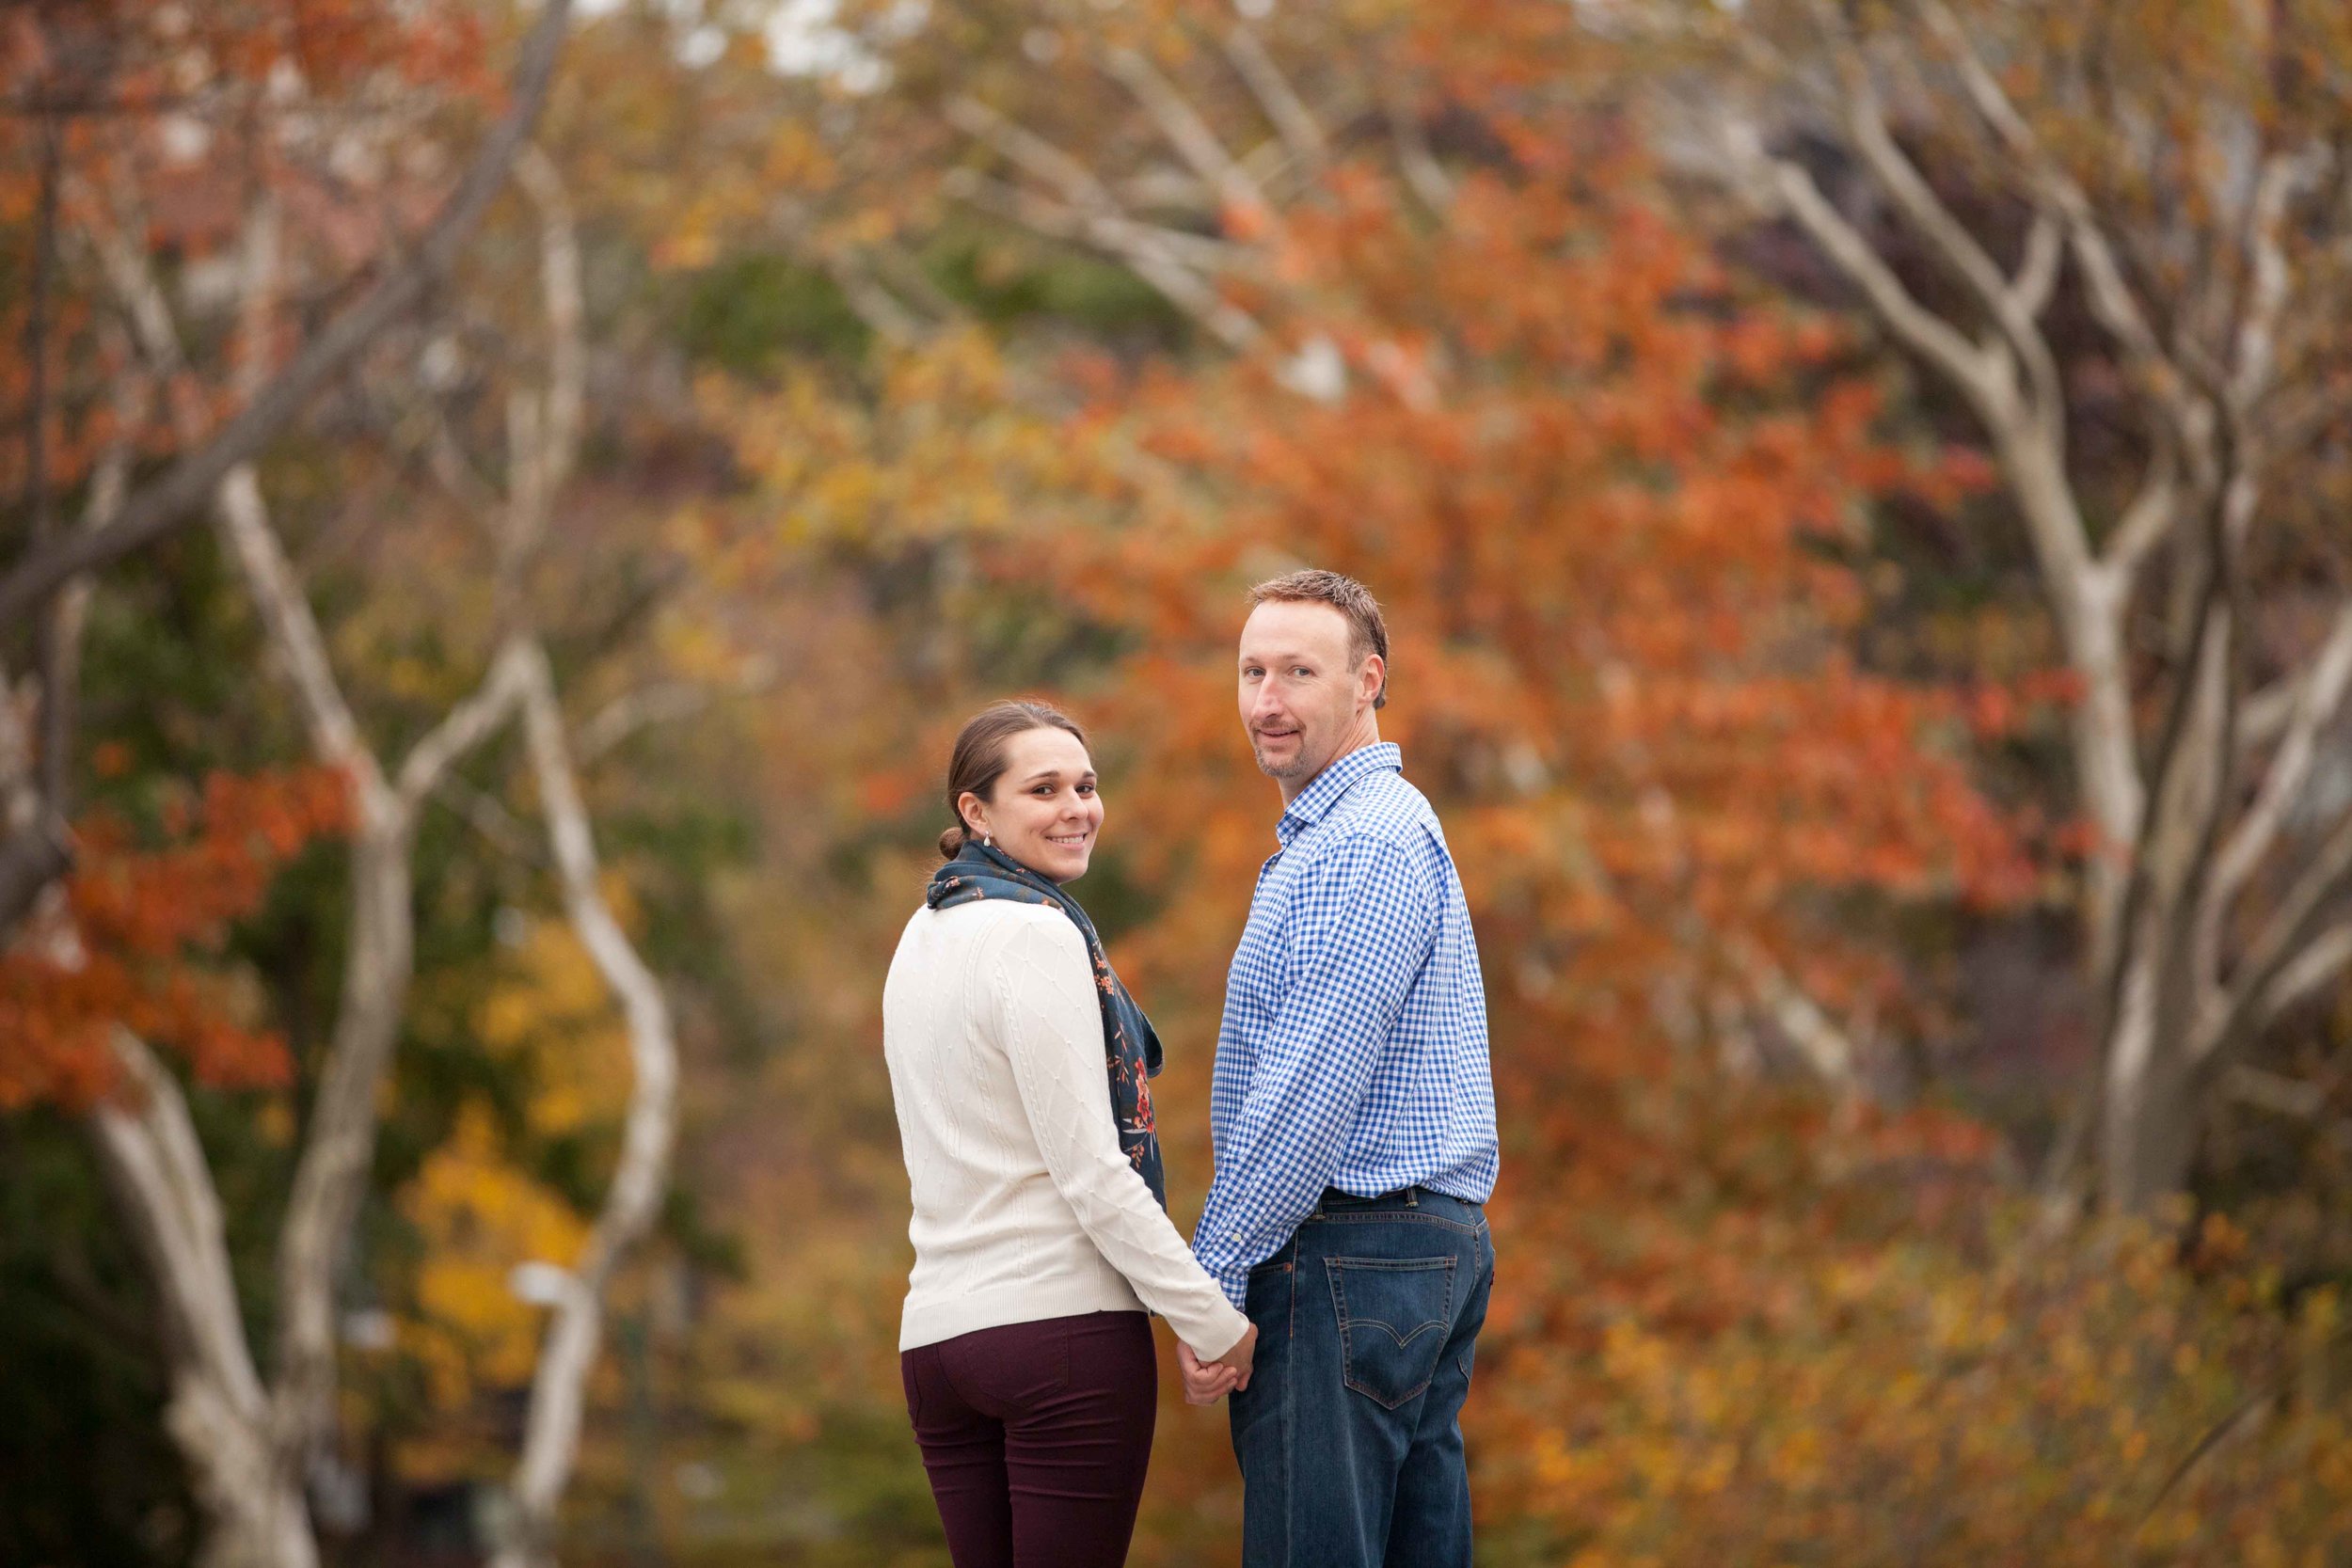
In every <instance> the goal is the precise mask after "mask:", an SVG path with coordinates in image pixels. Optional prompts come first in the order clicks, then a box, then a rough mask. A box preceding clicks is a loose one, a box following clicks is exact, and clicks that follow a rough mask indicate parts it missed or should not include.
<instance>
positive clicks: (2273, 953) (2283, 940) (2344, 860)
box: [2193, 816, 2352, 1067]
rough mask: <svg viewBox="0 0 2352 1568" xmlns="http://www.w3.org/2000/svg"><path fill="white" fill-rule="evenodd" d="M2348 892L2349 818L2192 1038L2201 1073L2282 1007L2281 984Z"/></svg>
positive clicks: (2351, 884)
mask: <svg viewBox="0 0 2352 1568" xmlns="http://www.w3.org/2000/svg"><path fill="white" fill-rule="evenodd" d="M2347 888H2352V816H2345V817H2344V820H2343V821H2342V822H2340V823H2338V824H2337V826H2336V830H2335V832H2332V833H2330V834H2329V835H2328V839H2327V841H2326V842H2325V843H2324V844H2322V845H2321V846H2320V847H2319V849H2318V851H2317V853H2315V854H2314V855H2313V856H2312V858H2311V859H2310V860H2309V861H2308V862H2307V863H2305V865H2304V868H2303V873H2302V875H2301V876H2300V877H2298V878H2297V879H2296V881H2295V884H2294V886H2293V887H2291V888H2290V889H2289V890H2288V892H2287V895H2286V896H2285V897H2284V898H2282V899H2280V903H2279V908H2278V910H2277V911H2276V912H2275V913H2274V914H2273V915H2272V916H2271V918H2270V920H2269V922H2268V923H2267V924H2265V926H2264V927H2263V928H2262V931H2261V932H2260V934H2258V935H2257V936H2256V937H2255V939H2254V940H2253V942H2251V943H2250V944H2249V946H2248V948H2247V951H2246V957H2245V958H2243V959H2242V960H2241V961H2240V962H2239V964H2238V968H2237V973H2236V974H2233V975H2232V976H2231V978H2230V982H2229V986H2228V989H2227V991H2226V1000H2224V1001H2223V1002H2222V1003H2221V1004H2220V1006H2219V1008H2218V1010H2217V1016H2213V1017H2211V1018H2209V1019H2208V1020H2207V1021H2205V1022H2204V1023H2203V1025H2202V1026H2201V1028H2200V1029H2199V1030H2198V1031H2197V1033H2196V1036H2195V1044H2194V1049H2193V1060H2195V1061H2196V1062H2197V1063H2198V1064H2199V1065H2200V1066H2201V1067H2209V1066H2213V1065H2218V1064H2219V1063H2220V1062H2222V1061H2224V1060H2226V1059H2227V1058H2228V1057H2229V1056H2230V1055H2231V1054H2232V1053H2233V1052H2234V1051H2235V1050H2236V1049H2237V1047H2238V1046H2240V1045H2241V1044H2242V1043H2244V1041H2245V1040H2246V1039H2248V1038H2249V1037H2251V1036H2252V1034H2253V1032H2254V1030H2255V1029H2256V1028H2258V1027H2259V1026H2260V1022H2261V1021H2262V1020H2264V1019H2266V1018H2269V1017H2272V1016H2274V1015H2275V1014H2276V1013H2277V1012H2278V1010H2279V1008H2280V1007H2281V1006H2285V1002H2284V1001H2283V1000H2281V999H2280V998H2281V991H2280V981H2281V978H2282V977H2283V976H2284V975H2285V974H2287V973H2288V972H2289V970H2290V969H2292V968H2295V967H2296V965H2297V964H2298V960H2300V959H2302V958H2303V957H2304V955H2305V953H2306V952H2307V951H2308V950H2310V949H2311V948H2312V945H2313V943H2315V942H2317V941H2318V940H2319V938H2320V936H2321V933H2322V932H2323V931H2325V930H2326V929H2327V927H2328V914H2329V911H2331V910H2332V909H2333V907H2334V905H2335V904H2336V902H2337V900H2338V899H2339V898H2340V897H2341V895H2343V894H2344V891H2345V890H2346V889H2347Z"/></svg>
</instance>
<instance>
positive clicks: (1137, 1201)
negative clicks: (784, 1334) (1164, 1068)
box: [882, 898, 1249, 1359]
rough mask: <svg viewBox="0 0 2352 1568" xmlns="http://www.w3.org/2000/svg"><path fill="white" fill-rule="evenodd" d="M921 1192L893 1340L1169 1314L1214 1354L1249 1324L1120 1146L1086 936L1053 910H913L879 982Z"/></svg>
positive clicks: (998, 902)
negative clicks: (1109, 1315)
mask: <svg viewBox="0 0 2352 1568" xmlns="http://www.w3.org/2000/svg"><path fill="white" fill-rule="evenodd" d="M882 1053H883V1055H884V1056H885V1057H887V1058H888V1060H889V1064H890V1093H891V1099H892V1101H894V1102H895V1103H896V1105H897V1107H898V1135H899V1139H900V1142H901V1144H902V1145H903V1147H904V1149H905V1153H906V1162H907V1174H908V1176H909V1178H910V1179H911V1180H912V1181H913V1184H914V1221H913V1223H912V1224H911V1225H909V1227H907V1228H908V1234H909V1235H910V1236H912V1237H913V1238H914V1274H913V1275H912V1276H911V1277H910V1278H909V1280H908V1282H907V1284H908V1288H907V1302H906V1312H905V1316H904V1317H903V1318H902V1319H901V1320H900V1323H899V1330H898V1348H899V1349H900V1350H912V1349H914V1347H915V1346H917V1345H928V1344H933V1343H936V1342H937V1341H939V1340H941V1339H949V1338H954V1337H955V1336H957V1335H959V1334H969V1333H971V1332H972V1331H973V1330H974V1329H979V1328H993V1327H996V1326H997V1325H999V1324H1002V1323H1033V1322H1036V1321H1037V1320H1039V1319H1042V1318H1061V1317H1073V1316H1075V1315H1077V1314H1079V1313H1084V1312H1120V1311H1125V1312H1134V1311H1139V1310H1141V1309H1142V1308H1144V1307H1150V1308H1151V1309H1152V1310H1153V1311H1155V1312H1157V1313H1159V1314H1160V1315H1161V1316H1162V1317H1164V1318H1166V1319H1167V1320H1168V1326H1169V1327H1171V1328H1173V1329H1174V1330H1175V1331H1176V1334H1177V1337H1178V1338H1181V1339H1183V1340H1184V1343H1185V1344H1187V1345H1190V1346H1191V1347H1192V1349H1193V1351H1194V1353H1195V1354H1199V1355H1200V1356H1201V1357H1202V1358H1204V1359H1209V1358H1214V1357H1216V1356H1218V1355H1222V1354H1224V1353H1225V1352H1227V1351H1229V1350H1231V1349H1232V1347H1233V1346H1234V1344H1235V1343H1237V1342H1238V1341H1239V1340H1240V1338H1241V1337H1242V1334H1243V1332H1244V1331H1245V1330H1246V1329H1247V1328H1248V1326H1249V1324H1248V1319H1246V1318H1244V1317H1243V1316H1242V1315H1241V1314H1240V1313H1239V1312H1236V1311H1235V1310H1234V1309H1233V1307H1232V1304H1231V1303H1230V1302H1228V1301H1227V1300H1226V1299H1225V1295H1224V1292H1223V1291H1219V1290H1218V1289H1217V1287H1216V1282H1215V1281H1214V1280H1212V1279H1211V1278H1210V1277H1209V1276H1208V1275H1207V1274H1206V1273H1205V1272H1203V1271H1202V1269H1201V1267H1200V1264H1198V1263H1196V1262H1194V1261H1193V1258H1192V1253H1191V1251H1190V1249H1188V1248H1187V1247H1186V1246H1185V1245H1184V1238H1183V1237H1182V1236H1181V1235H1179V1234H1178V1233H1177V1230H1176V1227H1175V1226H1174V1224H1172V1223H1171V1222H1170V1221H1169V1219H1168V1215H1167V1213H1166V1212H1163V1211H1162V1210H1161V1208H1160V1206H1159V1205H1158V1204H1157V1203H1156V1202H1154V1201H1152V1189H1151V1188H1149V1187H1147V1186H1145V1185H1144V1181H1143V1178H1142V1177H1141V1176H1140V1175H1138V1174H1137V1173H1136V1169H1135V1167H1134V1166H1133V1165H1131V1164H1128V1162H1127V1157H1126V1156H1125V1155H1124V1154H1122V1153H1120V1148H1119V1136H1118V1132H1117V1131H1116V1129H1115V1127H1114V1126H1113V1124H1112V1120H1111V1091H1110V1083H1109V1080H1108V1079H1107V1077H1106V1076H1105V1075H1104V1065H1103V1059H1104V1053H1103V1014H1102V1009H1101V1007H1100V1006H1098V1005H1097V1004H1096V1002H1095V999H1094V971H1093V966H1092V965H1091V964H1090V963H1089V961H1088V958H1087V948H1086V939H1085V938H1084V937H1082V936H1080V935H1079V934H1078V928H1077V927H1075V926H1073V925H1072V924H1071V922H1070V918H1069V917H1068V916H1067V915H1065V914H1063V913H1062V912H1061V911H1058V910H1052V909H1048V908H1046V907H1044V906H1043V905H1041V904H1021V903H1015V902H1012V901H1010V900H1007V899H996V898H985V899H979V900H977V901H975V902H973V903H969V904H959V905H957V906H956V907H955V908H953V909H948V910H930V909H924V910H917V911H915V913H914V919H912V920H910V921H908V922H907V928H906V933H905V934H904V935H903V936H901V937H900V938H899V939H898V955H897V956H896V957H895V958H892V959H891V962H890V978H889V981H888V982H887V983H886V984H885V985H884V986H883V988H882Z"/></svg>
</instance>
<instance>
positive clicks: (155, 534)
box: [0, 0, 571, 623]
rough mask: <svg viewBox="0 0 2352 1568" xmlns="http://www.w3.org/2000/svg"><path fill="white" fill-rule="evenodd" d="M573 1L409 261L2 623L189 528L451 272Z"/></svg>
mask: <svg viewBox="0 0 2352 1568" xmlns="http://www.w3.org/2000/svg"><path fill="white" fill-rule="evenodd" d="M570 9H571V0H545V5H544V6H543V8H542V9H541V11H540V14H539V20H538V22H537V23H536V24H535V25H534V26H533V27H532V33H531V36H530V37H529V38H528V39H527V40H525V42H524V45H523V51H522V55H521V58H520V61H519V63H518V65H517V68H516V80H515V89H514V95H513V106H512V107H511V108H510V109H509V110H508V112H507V114H506V117H505V118H504V119H501V121H500V122H499V123H498V125H496V126H495V127H494V128H493V129H492V130H491V132H490V134H489V135H488V136H487V137H486V138H485V140H484V143H483V145H482V147H481V149H480V150H478V151H477V152H476V153H475V155H474V159H473V162H472V164H471V165H469V166H468V168H467V170H466V172H465V175H464V177H463V178H461V179H460V180H459V182H458V183H457V186H456V189H455V190H454V191H453V192H452V193H451V195H450V198H449V199H448V201H447V202H446V203H445V204H444V205H443V207H442V209H441V211H440V214H438V215H437V217H436V218H435V220H434V222H433V224H432V226H431V227H430V228H429V229H428V230H427V231H426V232H425V235H424V237H423V238H422V240H421V241H420V242H419V244H418V245H417V247H416V249H415V250H414V251H413V252H412V253H410V255H409V256H408V257H407V258H406V259H405V260H404V261H400V262H397V263H395V264H394V265H392V266H391V267H390V268H389V270H388V271H387V272H386V273H385V274H384V275H383V276H382V277H379V278H378V279H377V280H376V282H375V283H374V284H373V285H372V286H371V287H370V288H369V289H368V290H367V292H366V293H364V294H362V295H361V296H360V297H359V299H358V300H357V301H355V302H354V303H353V304H352V305H351V306H349V307H348V308H346V309H344V310H343V311H342V313H341V314H339V315H338V316H336V317H335V319H334V320H333V321H331V322H329V323H328V324H327V325H326V327H325V328H324V329H322V330H321V331H320V332H319V334H318V335H317V336H316V337H315V338H312V339H311V340H310V341H309V342H308V343H306V344H305V345H304V346H303V348H302V350H301V352H299V353H298V354H296V355H295V356H294V360H293V361H292V362H291V363H290V364H288V365H287V366H286V368H285V369H284V370H283V371H281V372H278V376H277V378H276V379H275V380H273V381H272V382H271V383H270V385H269V386H268V387H267V388H265V389H263V390H262V392H261V393H260V395H259V396H257V397H255V398H254V399H253V400H252V401H251V402H248V403H247V404H246V405H245V407H244V408H243V409H241V410H240V411H239V412H238V413H237V415H236V416H235V417H234V418H233V419H231V420H230V421H229V422H228V424H226V425H224V426H223V427H222V428H221V429H220V430H219V431H217V432H215V434H214V435H213V436H212V438H211V439H210V440H208V441H207V442H206V443H205V444H204V445H203V446H201V447H199V448H198V449H197V450H196V451H191V452H188V453H186V454H184V455H183V456H182V457H181V458H180V459H179V461H178V462H176V463H174V464H173V465H172V467H170V469H169V470H168V471H167V472H166V473H165V474H164V476H163V477H162V478H160V479H158V480H156V481H155V482H154V483H151V484H149V485H147V486H145V487H144V488H142V489H140V490H138V491H137V492H136V493H135V494H134V495H133V496H132V497H131V498H130V499H128V500H126V501H125V502H124V503H123V506H122V509H121V511H120V512H119V514H117V515H116V517H115V520H114V521H113V522H112V523H110V524H108V525H107V527H106V528H104V529H103V530H101V531H98V532H96V533H91V534H77V535H72V536H69V537H66V538H62V539H59V540H56V541H55V542H53V543H52V544H50V545H48V546H41V547H38V548H36V549H35V550H34V551H33V552H32V553H31V554H30V555H28V556H27V557H26V558H25V559H24V560H23V561H21V562H18V563H17V565H16V566H15V567H14V568H13V569H12V570H11V571H10V572H9V573H8V576H7V577H6V578H0V623H6V622H8V621H11V620H13V619H15V618H16V617H18V616H20V615H23V614H24V613H25V612H26V611H28V610H31V609H32V608H33V606H35V605H36V604H38V603H39V602H40V601H41V600H42V599H44V598H46V597H48V596H49V594H52V593H54V592H56V589H57V587H58V585H59V584H61V583H63V582H64V581H65V580H66V579H67V578H71V577H72V576H74V575H75V574H76V573H80V572H89V571H95V570H97V569H99V568H101V567H103V566H105V565H108V564H110V563H112V562H116V561H119V560H120V559H121V558H122V557H124V556H125V555H128V554H130V553H131V552H132V551H134V550H136V549H139V548H141V547H142V546H146V545H149V544H151V543H153V542H154V541H155V540H157V539H160V538H162V537H164V536H165V535H166V534H167V533H170V532H171V531H174V530H176V529H179V528H182V527H184V526H185V525H186V524H187V523H188V521H189V520H190V519H191V518H192V517H194V516H195V515H197V514H198V513H199V511H200V510H201V509H202V508H203V506H204V504H205V502H206V501H207V500H209V499H211V498H212V496H213V495H214V493H215V489H216V488H217V487H218V486H219V484H220V483H221V481H222V480H224V479H225V478H227V477H228V475H229V473H230V470H231V469H233V468H235V467H238V466H239V465H240V464H242V463H245V462H246V461H247V460H249V459H251V458H252V457H254V456H255V455H256V454H258V453H259V452H260V451H261V450H262V448H263V447H264V446H266V445H267V444H268V443H269V441H270V440H271V439H272V438H273V437H274V436H276V435H277V434H278V431H279V430H281V429H283V428H284V427H285V426H286V424H287V423H288V422H289V421H290V420H293V419H294V417H295V416H296V415H298V414H299V413H301V412H302V410H303V409H304V408H305V407H306V406H308V405H309V404H310V400H311V399H312V398H313V397H314V396H315V395H316V394H317V392H318V391H319V389H320V388H322V387H324V386H325V385H326V382H327V380H328V378H329V377H331V376H333V375H334V374H335V373H336V372H338V371H340V370H341V369H342V367H343V366H344V365H346V364H348V363H349V362H350V361H351V360H352V358H353V357H354V356H357V355H358V352H359V351H360V350H361V349H362V348H364V347H365V346H366V345H367V344H368V343H369V342H370V341H373V338H374V337H375V335H376V334H377V333H378V332H380V331H382V330H383V329H384V327H386V326H387V325H389V324H390V323H391V322H392V321H393V320H394V319H395V318H396V317H398V316H399V315H400V314H401V313H402V312H403V311H405V310H406V309H408V308H409V307H410V306H411V305H413V304H415V302H416V301H417V300H418V299H419V298H420V297H421V296H422V294H423V293H424V291H425V289H426V287H427V286H428V285H429V284H430V283H431V282H432V280H433V279H435V278H437V277H440V276H441V275H442V274H443V273H445V272H447V271H448V269H449V266H450V264H451V262H452V261H454V259H455V258H456V255H457V253H458V251H459V249H460V248H461V247H462V246H463V245H465V243H466V242H467V240H468V239H469V238H470V237H471V235H472V233H473V230H474V229H475V227H476V226H477V225H478V224H479V223H480V222H481V220H482V216H483V214H485V212H487V211H488V209H489V205H490V202H491V200H492V198H494V197H496V196H497V194H498V191H499V188H500V186H501V185H502V184H503V183H504V182H505V178H506V173H507V170H508V168H509V167H510V166H512V165H513V162H514V160H515V157H516V154H517V153H518V152H519V151H520V150H521V147H522V143H523V139H524V137H525V135H527V134H528V133H529V131H530V129H531V126H532V124H533V123H534V122H535V121H536V119H538V115H539V110H540V108H541V106H542V105H543V104H544V103H546V100H547V93H548V83H549V82H550V81H551V79H552V78H553V75H554V71H555V62H556V56H557V55H558V54H559V53H560V52H561V48H562V44H563V40H564V24H565V22H566V20H567V18H568V16H569V14H570Z"/></svg>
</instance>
